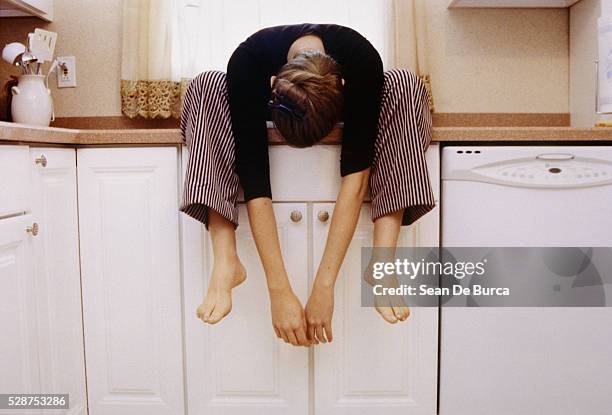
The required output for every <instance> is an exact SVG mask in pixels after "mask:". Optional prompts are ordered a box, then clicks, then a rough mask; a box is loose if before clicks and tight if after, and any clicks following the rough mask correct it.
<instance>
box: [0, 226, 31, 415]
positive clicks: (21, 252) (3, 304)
mask: <svg viewBox="0 0 612 415" xmlns="http://www.w3.org/2000/svg"><path fill="white" fill-rule="evenodd" d="M32 224H33V218H32V215H20V216H14V217H11V218H6V219H2V220H0V330H1V332H2V341H0V368H1V369H2V371H1V375H0V391H2V393H39V392H40V391H41V389H40V368H39V358H38V352H39V347H38V328H37V308H36V296H35V295H34V293H35V292H36V282H35V279H34V268H33V263H32V239H33V238H36V236H33V235H32V233H31V232H28V231H27V228H28V227H31V226H32ZM19 412H20V413H23V414H24V415H25V414H28V415H30V414H34V413H35V412H34V411H32V410H20V411H19ZM12 413H15V411H13V410H0V414H7V415H8V414H12ZM37 413H38V412H37Z"/></svg>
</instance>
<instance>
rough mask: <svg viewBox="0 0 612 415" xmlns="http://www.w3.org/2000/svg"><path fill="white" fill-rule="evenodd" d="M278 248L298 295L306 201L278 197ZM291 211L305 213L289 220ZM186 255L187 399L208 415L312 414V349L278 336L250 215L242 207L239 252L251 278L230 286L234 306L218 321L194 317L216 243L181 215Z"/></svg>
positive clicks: (302, 283)
mask: <svg viewBox="0 0 612 415" xmlns="http://www.w3.org/2000/svg"><path fill="white" fill-rule="evenodd" d="M274 211H275V214H276V218H277V224H278V233H279V238H280V243H281V250H282V253H283V256H284V259H285V265H286V267H287V272H288V274H289V277H290V279H291V283H292V286H293V288H294V291H295V293H296V295H297V296H298V297H299V298H300V300H301V301H303V302H304V301H305V300H306V294H307V277H308V276H307V253H308V248H307V220H306V205H305V204H275V205H274ZM292 211H299V212H300V213H301V214H302V215H303V217H304V218H303V219H302V220H301V221H299V222H292V221H291V220H290V215H291V212H292ZM182 224H183V247H184V251H183V260H184V275H185V283H184V297H185V327H186V338H187V340H186V350H187V378H188V390H189V396H188V402H189V411H190V413H202V414H208V415H215V414H218V415H242V414H254V413H265V414H270V415H274V414H289V413H290V414H296V415H299V414H304V415H305V414H307V413H308V407H309V406H308V351H307V349H306V348H296V347H293V346H291V345H287V344H285V343H284V342H283V341H282V340H280V339H277V338H276V336H275V334H274V331H273V328H272V323H271V317H270V303H269V299H268V291H267V285H266V280H265V275H264V272H263V268H262V266H261V262H260V259H259V256H258V254H257V250H256V247H255V243H254V240H253V237H252V235H251V232H250V227H249V223H248V218H247V212H246V208H245V207H244V206H241V207H240V225H239V227H238V229H237V232H236V238H237V246H238V253H239V255H240V258H241V260H242V262H243V264H244V266H245V267H246V269H247V280H246V281H245V282H244V283H243V284H242V285H240V286H239V287H237V288H235V289H234V290H233V298H232V302H233V308H232V312H231V314H230V315H229V316H228V317H226V318H225V319H224V320H223V321H222V322H220V323H218V324H217V325H215V326H209V325H205V324H204V323H203V322H202V321H201V320H199V319H198V318H197V317H196V308H197V307H198V305H199V304H200V303H201V301H202V298H203V295H204V293H205V291H206V287H207V286H208V279H209V277H210V272H211V269H212V250H211V246H210V239H209V236H208V232H206V230H205V229H204V226H203V225H202V224H201V223H199V222H197V221H195V220H193V219H191V218H189V217H187V216H186V215H183V221H182Z"/></svg>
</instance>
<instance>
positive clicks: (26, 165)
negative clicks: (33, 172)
mask: <svg viewBox="0 0 612 415" xmlns="http://www.w3.org/2000/svg"><path fill="white" fill-rule="evenodd" d="M30 207H31V206H30V151H29V148H28V146H14V145H0V217H2V216H6V215H12V214H16V213H21V212H26V211H30Z"/></svg>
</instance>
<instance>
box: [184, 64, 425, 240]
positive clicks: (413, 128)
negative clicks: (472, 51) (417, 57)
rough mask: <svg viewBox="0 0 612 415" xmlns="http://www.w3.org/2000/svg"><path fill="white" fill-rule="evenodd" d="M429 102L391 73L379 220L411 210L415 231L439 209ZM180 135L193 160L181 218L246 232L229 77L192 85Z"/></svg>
mask: <svg viewBox="0 0 612 415" xmlns="http://www.w3.org/2000/svg"><path fill="white" fill-rule="evenodd" d="M428 98H429V96H428V93H427V90H426V88H425V84H424V83H423V81H421V79H420V78H419V77H417V76H416V75H414V74H413V73H412V72H410V71H408V70H405V69H391V70H388V71H385V77H384V85H383V96H382V101H381V111H380V117H379V121H378V136H377V138H376V142H375V149H374V160H373V163H372V168H371V174H370V196H371V200H372V220H376V219H378V218H380V217H382V216H385V215H388V214H390V213H393V212H396V211H398V210H401V209H403V210H404V214H403V219H402V225H410V224H412V223H414V222H415V221H416V220H418V219H419V218H420V217H421V216H423V215H424V214H426V213H427V212H429V211H430V210H432V209H433V208H434V206H435V202H434V197H433V192H432V188H431V182H430V180H429V175H428V172H427V163H426V160H425V151H426V150H427V147H428V146H429V143H430V142H431V137H432V122H431V113H430V110H429V103H428ZM180 130H181V135H182V138H183V142H184V143H185V144H186V145H187V147H188V150H189V159H188V161H187V172H186V175H185V182H184V186H183V194H182V198H181V204H180V206H179V210H180V211H181V212H184V213H186V214H187V215H189V216H191V217H193V218H194V219H196V220H198V221H200V222H202V223H204V224H205V226H206V228H208V209H209V208H212V209H214V210H215V211H217V212H219V213H220V214H221V215H222V216H223V217H225V218H226V219H228V220H230V221H231V222H233V223H234V225H235V226H238V208H237V206H236V201H237V198H238V191H239V186H240V183H239V179H238V176H237V174H236V171H235V166H234V164H235V155H234V139H233V136H232V128H231V117H230V111H229V104H228V101H227V90H226V81H225V73H224V72H220V71H207V72H203V73H201V74H199V75H198V76H197V77H195V78H194V79H193V80H192V81H191V83H190V84H189V87H188V88H187V91H186V93H185V101H184V103H183V109H182V114H181V124H180Z"/></svg>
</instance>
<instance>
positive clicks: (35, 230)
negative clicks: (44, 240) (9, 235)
mask: <svg viewBox="0 0 612 415" xmlns="http://www.w3.org/2000/svg"><path fill="white" fill-rule="evenodd" d="M26 231H27V232H29V233H31V234H32V236H36V235H38V223H36V222H34V223H33V224H32V226H28V227H27V228H26Z"/></svg>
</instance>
